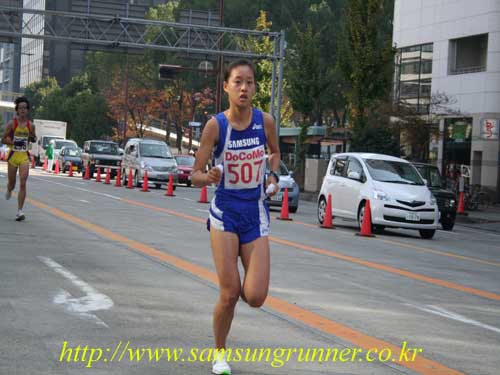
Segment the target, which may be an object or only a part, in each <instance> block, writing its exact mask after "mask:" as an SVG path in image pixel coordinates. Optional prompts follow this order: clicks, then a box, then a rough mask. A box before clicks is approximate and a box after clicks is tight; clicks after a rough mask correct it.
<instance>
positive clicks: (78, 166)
mask: <svg viewBox="0 0 500 375" xmlns="http://www.w3.org/2000/svg"><path fill="white" fill-rule="evenodd" d="M81 156H82V152H81V151H80V148H78V147H74V146H64V147H63V148H61V151H60V152H59V157H58V160H59V166H60V168H61V171H62V172H63V173H64V172H66V171H69V166H70V164H71V165H72V166H73V172H78V173H81V172H82V169H83V168H82V158H81Z"/></svg>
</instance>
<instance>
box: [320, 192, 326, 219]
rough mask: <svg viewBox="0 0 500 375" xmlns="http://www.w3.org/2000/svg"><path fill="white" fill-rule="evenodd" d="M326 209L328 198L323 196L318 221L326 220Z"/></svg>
mask: <svg viewBox="0 0 500 375" xmlns="http://www.w3.org/2000/svg"><path fill="white" fill-rule="evenodd" d="M325 210H326V200H325V197H321V198H320V199H319V202H318V221H319V223H320V224H323V221H324V220H325Z"/></svg>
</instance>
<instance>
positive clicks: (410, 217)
mask: <svg viewBox="0 0 500 375" xmlns="http://www.w3.org/2000/svg"><path fill="white" fill-rule="evenodd" d="M406 220H407V221H420V215H419V214H414V213H413V212H410V213H407V214H406Z"/></svg>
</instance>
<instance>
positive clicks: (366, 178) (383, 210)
mask: <svg viewBox="0 0 500 375" xmlns="http://www.w3.org/2000/svg"><path fill="white" fill-rule="evenodd" d="M329 194H331V196H332V216H334V217H340V218H345V219H351V220H356V221H357V222H358V225H359V226H361V224H362V222H363V216H364V210H365V205H366V201H367V200H370V207H371V219H372V226H373V229H374V230H382V229H384V228H385V227H392V228H406V229H416V230H418V231H419V232H420V236H421V237H422V238H427V239H429V238H432V237H433V236H434V233H435V232H436V228H437V226H438V223H439V210H438V207H437V204H436V199H435V198H434V196H433V195H432V193H431V192H430V190H429V189H428V188H427V185H426V183H425V181H424V180H423V179H422V177H421V176H420V174H419V173H418V172H417V170H416V169H415V167H414V166H413V165H412V164H410V163H409V162H407V161H406V160H403V159H400V158H396V157H393V156H388V155H382V154H370V153H343V154H335V155H333V156H332V158H331V159H330V163H329V164H328V169H327V170H326V174H325V177H324V178H323V184H322V185H321V191H320V193H319V196H318V220H319V222H320V223H321V224H322V223H323V220H324V217H325V209H326V203H327V199H328V195H329Z"/></svg>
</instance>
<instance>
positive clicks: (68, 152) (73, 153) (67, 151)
mask: <svg viewBox="0 0 500 375" xmlns="http://www.w3.org/2000/svg"><path fill="white" fill-rule="evenodd" d="M64 155H66V156H80V150H78V149H77V148H65V149H64Z"/></svg>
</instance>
